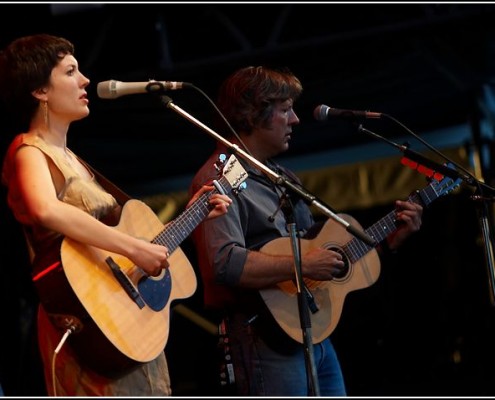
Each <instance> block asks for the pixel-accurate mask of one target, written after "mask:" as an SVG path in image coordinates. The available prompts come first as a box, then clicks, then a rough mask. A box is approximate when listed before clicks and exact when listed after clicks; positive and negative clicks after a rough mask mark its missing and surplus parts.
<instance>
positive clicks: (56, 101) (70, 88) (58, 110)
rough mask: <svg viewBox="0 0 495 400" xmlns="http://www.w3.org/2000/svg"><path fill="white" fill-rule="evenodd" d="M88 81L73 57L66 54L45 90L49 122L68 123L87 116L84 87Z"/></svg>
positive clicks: (87, 109)
mask: <svg viewBox="0 0 495 400" xmlns="http://www.w3.org/2000/svg"><path fill="white" fill-rule="evenodd" d="M88 84H89V79H88V78H86V77H85V76H84V75H83V74H82V73H81V72H80V71H79V68H78V63H77V60H76V59H75V58H74V56H72V55H70V54H67V55H66V56H65V57H64V58H63V59H62V60H61V61H60V62H59V63H58V64H57V65H56V66H55V68H53V70H52V73H51V76H50V83H49V85H48V87H47V88H46V95H47V100H48V109H49V113H50V121H51V122H53V121H57V120H58V121H60V122H66V123H70V122H72V121H76V120H79V119H81V118H84V117H86V116H87V115H88V114H89V108H88V104H89V100H88V98H87V93H86V86H88Z"/></svg>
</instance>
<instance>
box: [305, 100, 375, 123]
mask: <svg viewBox="0 0 495 400" xmlns="http://www.w3.org/2000/svg"><path fill="white" fill-rule="evenodd" d="M313 116H314V117H315V119H316V120H317V121H326V120H327V119H329V118H332V117H333V118H344V119H350V120H360V119H369V118H381V116H382V114H381V113H377V112H371V111H354V110H341V109H338V108H332V107H328V106H326V105H325V104H320V105H319V106H317V107H316V108H315V110H314V112H313Z"/></svg>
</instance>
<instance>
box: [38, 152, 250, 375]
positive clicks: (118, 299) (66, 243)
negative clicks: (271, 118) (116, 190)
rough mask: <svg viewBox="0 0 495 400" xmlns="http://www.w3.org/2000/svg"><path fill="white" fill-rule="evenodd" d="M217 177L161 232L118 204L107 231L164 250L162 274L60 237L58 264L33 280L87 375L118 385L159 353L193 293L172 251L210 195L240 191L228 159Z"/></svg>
mask: <svg viewBox="0 0 495 400" xmlns="http://www.w3.org/2000/svg"><path fill="white" fill-rule="evenodd" d="M220 172H221V174H222V176H221V177H220V178H219V179H218V180H217V181H214V185H215V189H214V190H212V191H211V192H208V193H203V194H202V195H201V196H200V198H198V199H197V200H196V201H195V202H194V203H193V204H192V205H191V206H190V207H188V208H187V209H186V210H185V211H183V212H182V213H181V214H180V215H179V216H178V217H177V218H176V219H174V220H173V221H172V222H170V223H168V224H167V225H165V226H164V225H163V223H162V222H161V221H160V220H159V219H158V217H157V216H156V214H155V213H154V212H153V210H152V209H151V208H149V207H148V206H147V205H146V204H145V203H143V202H142V201H140V200H135V199H131V200H128V201H127V202H126V203H125V204H124V206H123V208H122V214H121V216H120V220H119V223H118V224H117V225H116V226H115V227H114V228H115V229H117V230H120V231H122V232H125V233H127V234H129V235H132V236H134V237H137V238H142V239H143V240H147V241H150V242H152V243H157V244H161V245H164V246H167V247H168V249H169V250H170V257H169V258H168V261H169V264H170V267H169V268H167V269H165V270H163V271H162V273H161V275H160V276H158V277H149V276H148V275H147V274H145V273H144V272H143V270H142V269H141V268H140V267H139V266H138V265H134V264H133V263H132V262H131V261H130V260H129V259H127V258H126V257H124V256H121V255H119V254H115V253H111V252H107V251H104V250H102V249H99V248H96V247H93V246H89V245H85V244H83V243H79V242H77V241H75V240H72V239H70V238H67V237H66V238H64V239H63V241H62V244H61V247H60V259H59V260H58V261H57V262H55V263H54V264H53V265H52V266H51V267H50V269H51V270H50V272H49V273H46V274H44V275H43V276H42V277H40V278H39V279H36V280H35V286H36V287H37V289H38V293H39V297H40V301H41V302H42V304H43V305H44V308H45V309H46V311H47V312H48V313H49V314H50V317H51V318H52V320H53V321H54V322H55V324H56V325H57V326H58V327H60V328H61V329H65V330H67V329H68V330H70V331H71V332H73V333H72V334H71V335H70V336H69V339H68V343H69V344H70V347H71V349H73V351H74V352H75V353H76V355H77V356H78V357H79V358H80V359H81V361H83V362H84V363H85V364H86V365H88V366H89V367H90V368H91V369H93V370H94V371H96V372H98V373H100V374H101V375H104V376H109V377H119V376H121V375H123V374H124V373H126V372H128V371H130V370H132V369H133V368H135V367H137V366H138V365H140V364H141V363H145V362H148V361H151V360H153V359H155V358H156V357H157V356H158V355H159V354H160V352H162V351H164V349H165V345H166V343H167V339H168V335H169V314H170V305H171V303H172V302H173V301H174V300H177V299H183V298H187V297H190V296H191V295H192V294H193V293H194V292H195V291H196V288H197V281H196V275H195V272H194V269H193V267H192V265H191V264H190V262H189V260H188V259H187V257H186V255H185V254H184V252H183V251H182V249H181V248H180V247H179V245H180V244H181V243H182V241H183V240H184V239H185V238H186V237H187V236H189V234H190V233H191V232H192V231H193V230H194V229H195V228H196V227H197V226H198V225H199V223H200V222H201V221H203V220H204V219H205V218H206V217H207V215H208V214H209V212H210V211H211V206H210V204H209V197H210V196H211V195H212V194H214V193H217V192H220V193H224V194H229V193H230V192H231V191H237V190H240V189H242V183H243V181H244V180H245V179H246V178H247V173H246V171H245V170H244V169H243V167H242V166H241V164H240V163H239V162H238V160H237V159H236V158H235V156H234V155H232V156H231V157H230V158H229V159H228V160H227V161H226V162H225V164H224V166H223V170H222V169H221V170H220ZM220 218H221V217H220Z"/></svg>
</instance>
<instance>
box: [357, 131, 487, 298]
mask: <svg viewBox="0 0 495 400" xmlns="http://www.w3.org/2000/svg"><path fill="white" fill-rule="evenodd" d="M358 131H360V132H364V133H366V134H368V135H371V136H373V137H375V138H378V139H380V140H383V141H385V142H387V143H388V144H390V145H392V146H394V147H396V148H398V149H399V150H400V151H401V152H403V153H404V154H405V155H406V157H407V158H409V159H411V160H413V161H416V162H417V163H419V164H421V165H424V166H427V167H428V168H431V169H433V170H435V171H437V172H440V173H442V174H444V175H446V176H448V177H450V178H452V179H454V180H456V179H462V180H463V181H464V182H466V183H467V184H469V185H470V186H473V187H475V189H476V191H477V193H479V194H475V195H472V196H471V200H474V201H477V202H478V207H477V209H476V210H477V213H478V218H479V224H480V229H481V234H482V239H483V250H484V255H485V262H486V268H487V273H488V282H489V287H490V293H489V295H490V303H491V305H492V306H495V255H494V254H495V253H494V243H493V236H492V235H491V233H490V223H489V210H488V202H495V195H494V194H495V189H494V188H492V187H490V186H488V185H486V184H484V183H483V182H480V181H479V180H477V179H475V178H474V177H473V176H470V175H468V174H464V173H460V172H459V171H457V170H454V169H452V168H449V167H446V166H444V165H441V164H438V163H436V162H435V161H432V160H430V159H428V158H426V157H425V156H423V155H421V154H418V153H416V152H415V151H413V150H411V149H409V148H408V147H407V146H403V145H399V144H397V143H395V142H393V141H391V140H389V139H387V138H385V137H383V136H381V135H378V134H376V133H374V132H372V131H370V130H368V129H366V128H364V127H363V126H362V125H359V127H358ZM444 158H446V157H444ZM449 161H450V160H449ZM450 162H452V161H450ZM453 164H454V163H453ZM485 190H488V191H489V192H490V196H485V195H484V194H483V193H484V191H485Z"/></svg>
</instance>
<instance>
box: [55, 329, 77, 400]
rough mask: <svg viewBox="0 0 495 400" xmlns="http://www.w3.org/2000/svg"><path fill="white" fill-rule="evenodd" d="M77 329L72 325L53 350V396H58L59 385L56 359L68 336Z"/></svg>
mask: <svg viewBox="0 0 495 400" xmlns="http://www.w3.org/2000/svg"><path fill="white" fill-rule="evenodd" d="M75 331H76V326H75V325H71V326H70V327H69V328H67V330H66V331H65V333H64V336H62V339H60V342H59V344H58V346H57V347H56V348H55V351H54V352H53V357H52V387H53V396H55V397H57V386H56V383H55V360H56V359H57V354H58V353H59V352H60V350H61V349H62V346H63V345H64V343H65V342H66V340H67V338H68V337H69V336H70V334H71V333H74V332H75Z"/></svg>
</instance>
